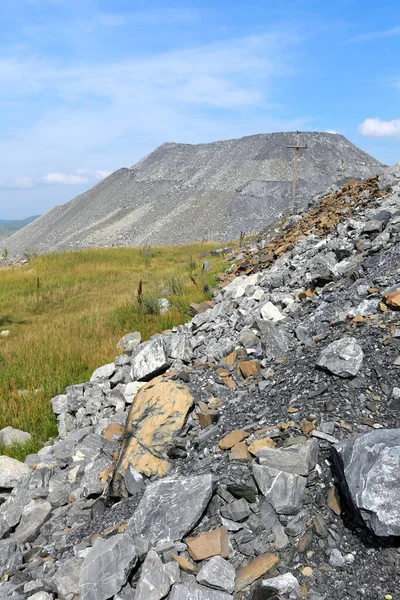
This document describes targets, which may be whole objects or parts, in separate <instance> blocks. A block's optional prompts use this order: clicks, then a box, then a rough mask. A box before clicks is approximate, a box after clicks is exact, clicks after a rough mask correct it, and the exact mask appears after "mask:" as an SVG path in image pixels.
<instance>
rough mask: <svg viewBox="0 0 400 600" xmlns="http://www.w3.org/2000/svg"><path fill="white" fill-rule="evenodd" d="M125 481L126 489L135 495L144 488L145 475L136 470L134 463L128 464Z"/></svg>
mask: <svg viewBox="0 0 400 600" xmlns="http://www.w3.org/2000/svg"><path fill="white" fill-rule="evenodd" d="M124 481H125V486H126V489H127V491H128V493H129V494H130V495H131V496H135V495H136V494H138V493H139V492H140V491H142V489H143V488H144V479H143V475H141V474H140V473H138V472H137V471H135V469H134V468H133V467H132V465H129V466H128V468H127V470H126V473H125V477H124Z"/></svg>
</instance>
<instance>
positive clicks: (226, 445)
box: [218, 429, 249, 450]
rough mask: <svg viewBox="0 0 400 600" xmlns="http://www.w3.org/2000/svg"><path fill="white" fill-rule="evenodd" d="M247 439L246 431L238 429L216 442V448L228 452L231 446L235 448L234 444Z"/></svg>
mask: <svg viewBox="0 0 400 600" xmlns="http://www.w3.org/2000/svg"><path fill="white" fill-rule="evenodd" d="M248 437H249V434H248V433H247V431H241V430H240V429H234V430H233V431H231V432H230V433H228V434H227V435H225V436H224V437H223V438H222V439H221V440H220V441H219V442H218V446H219V447H220V448H221V449H222V450H229V449H230V448H233V446H235V444H237V443H239V442H242V441H243V440H245V439H246V438H248Z"/></svg>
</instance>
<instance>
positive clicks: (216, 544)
mask: <svg viewBox="0 0 400 600" xmlns="http://www.w3.org/2000/svg"><path fill="white" fill-rule="evenodd" d="M185 543H186V544H187V546H188V550H189V554H190V556H191V557H192V558H193V560H204V559H206V558H210V557H211V556H215V555H220V556H223V557H224V558H227V557H228V556H229V542H228V532H227V530H226V528H225V527H217V528H216V529H212V530H211V531H207V532H206V533H201V534H200V535H198V536H196V537H190V538H186V539H185Z"/></svg>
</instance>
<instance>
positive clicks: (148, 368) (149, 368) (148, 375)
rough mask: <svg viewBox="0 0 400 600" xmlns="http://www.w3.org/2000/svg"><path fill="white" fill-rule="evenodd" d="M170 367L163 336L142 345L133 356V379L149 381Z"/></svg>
mask: <svg viewBox="0 0 400 600" xmlns="http://www.w3.org/2000/svg"><path fill="white" fill-rule="evenodd" d="M168 367H169V359H168V356H167V353H166V351H165V346H164V342H163V339H162V337H161V336H156V337H155V338H153V339H151V340H149V341H148V342H145V343H144V344H141V345H140V346H139V347H138V348H137V349H136V350H135V351H134V353H133V355H132V378H133V379H137V380H138V381H149V380H150V379H152V378H153V377H156V376H157V375H160V374H161V373H163V372H164V371H166V370H167V369H168Z"/></svg>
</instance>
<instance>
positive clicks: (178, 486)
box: [127, 475, 212, 544]
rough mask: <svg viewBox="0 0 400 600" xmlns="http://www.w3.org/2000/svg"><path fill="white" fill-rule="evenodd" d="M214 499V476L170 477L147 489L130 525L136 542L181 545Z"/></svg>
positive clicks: (129, 530)
mask: <svg viewBox="0 0 400 600" xmlns="http://www.w3.org/2000/svg"><path fill="white" fill-rule="evenodd" d="M211 495H212V476H211V475H200V476H197V477H176V476H175V477H167V478H165V479H162V480H161V481H156V482H154V483H151V484H150V485H148V486H147V488H146V491H145V493H144V495H143V498H142V499H141V501H140V503H139V506H138V508H137V509H136V511H135V513H134V514H133V517H132V518H131V519H130V521H129V522H128V525H127V533H129V534H130V535H131V536H132V537H133V539H134V540H135V538H138V539H139V540H140V539H146V540H148V541H149V543H150V544H155V543H159V542H162V541H178V540H179V541H180V540H181V539H182V538H183V537H184V536H185V535H186V534H187V533H188V532H189V531H190V530H191V529H192V528H193V527H194V526H195V525H196V523H197V522H198V520H199V519H200V517H201V515H202V514H203V512H204V510H205V509H206V507H207V504H208V503H209V501H210V499H211Z"/></svg>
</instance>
